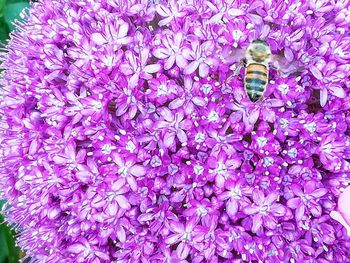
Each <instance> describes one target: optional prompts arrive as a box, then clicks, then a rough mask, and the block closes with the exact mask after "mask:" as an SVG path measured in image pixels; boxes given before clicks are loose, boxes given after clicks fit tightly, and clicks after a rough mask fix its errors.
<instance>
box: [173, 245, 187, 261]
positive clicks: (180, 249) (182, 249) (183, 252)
mask: <svg viewBox="0 0 350 263" xmlns="http://www.w3.org/2000/svg"><path fill="white" fill-rule="evenodd" d="M176 253H177V255H178V257H179V258H180V259H186V258H187V256H188V254H189V253H190V246H189V245H188V244H187V243H184V242H181V243H180V244H179V245H178V246H177V248H176Z"/></svg>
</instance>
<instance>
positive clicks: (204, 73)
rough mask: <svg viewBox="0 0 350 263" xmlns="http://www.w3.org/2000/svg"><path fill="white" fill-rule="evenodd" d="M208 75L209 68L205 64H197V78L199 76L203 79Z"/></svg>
mask: <svg viewBox="0 0 350 263" xmlns="http://www.w3.org/2000/svg"><path fill="white" fill-rule="evenodd" d="M208 75H209V66H208V65H207V64H205V63H200V64H199V76H201V77H202V78H205V77H206V76H208Z"/></svg>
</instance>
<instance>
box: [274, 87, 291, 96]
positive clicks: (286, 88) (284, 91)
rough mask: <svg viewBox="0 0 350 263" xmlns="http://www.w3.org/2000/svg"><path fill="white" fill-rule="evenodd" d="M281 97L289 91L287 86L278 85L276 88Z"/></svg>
mask: <svg viewBox="0 0 350 263" xmlns="http://www.w3.org/2000/svg"><path fill="white" fill-rule="evenodd" d="M277 89H278V90H279V91H280V92H281V93H282V94H283V95H286V94H287V93H288V91H289V86H288V85H287V84H281V85H278V88H277Z"/></svg>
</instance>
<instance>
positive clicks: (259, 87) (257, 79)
mask: <svg viewBox="0 0 350 263" xmlns="http://www.w3.org/2000/svg"><path fill="white" fill-rule="evenodd" d="M267 81H268V69H267V67H266V66H265V65H263V64H258V63H251V64H249V65H248V66H247V69H246V74H245V79H244V85H245V88H246V91H247V95H248V97H249V98H250V100H251V101H253V102H255V101H257V100H259V99H260V98H261V97H262V95H263V94H264V92H265V88H266V85H267Z"/></svg>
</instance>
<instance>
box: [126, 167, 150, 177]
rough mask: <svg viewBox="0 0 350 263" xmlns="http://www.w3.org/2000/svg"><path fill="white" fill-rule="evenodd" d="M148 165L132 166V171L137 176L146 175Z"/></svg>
mask: <svg viewBox="0 0 350 263" xmlns="http://www.w3.org/2000/svg"><path fill="white" fill-rule="evenodd" d="M146 171H147V170H146V167H144V166H143V165H137V164H136V165H134V166H132V167H131V168H130V173H131V174H132V175H134V176H136V177H140V176H144V175H145V174H146Z"/></svg>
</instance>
